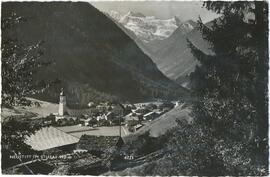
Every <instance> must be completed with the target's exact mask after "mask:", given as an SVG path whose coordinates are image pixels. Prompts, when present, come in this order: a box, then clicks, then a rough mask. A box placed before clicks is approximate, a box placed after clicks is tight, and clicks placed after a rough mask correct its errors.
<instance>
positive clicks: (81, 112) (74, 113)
mask: <svg viewBox="0 0 270 177" xmlns="http://www.w3.org/2000/svg"><path fill="white" fill-rule="evenodd" d="M92 112H93V110H92V109H91V108H88V109H70V108H68V109H67V113H68V115H70V116H80V115H87V114H91V113H92Z"/></svg>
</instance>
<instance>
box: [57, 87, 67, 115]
mask: <svg viewBox="0 0 270 177" xmlns="http://www.w3.org/2000/svg"><path fill="white" fill-rule="evenodd" d="M66 105H67V102H66V96H65V93H64V88H61V92H60V98H59V110H58V115H59V116H63V115H64V114H65V113H66V111H67V107H66Z"/></svg>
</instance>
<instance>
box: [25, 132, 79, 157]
mask: <svg viewBox="0 0 270 177" xmlns="http://www.w3.org/2000/svg"><path fill="white" fill-rule="evenodd" d="M78 142H79V138H77V137H74V136H72V135H69V134H67V133H65V132H63V131H61V130H58V129H57V128H55V127H44V128H42V129H40V130H38V131H37V132H36V133H35V134H33V135H31V136H30V137H28V138H26V140H25V143H26V144H28V145H30V146H31V147H32V149H34V150H36V151H40V152H45V153H46V152H59V151H60V152H61V151H65V152H66V151H69V152H70V151H72V150H73V149H74V148H75V145H76V144H77V143H78Z"/></svg>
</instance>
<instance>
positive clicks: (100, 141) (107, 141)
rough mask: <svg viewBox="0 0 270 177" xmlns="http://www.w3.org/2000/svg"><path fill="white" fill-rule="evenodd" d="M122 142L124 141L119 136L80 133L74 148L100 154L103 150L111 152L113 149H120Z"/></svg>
mask: <svg viewBox="0 0 270 177" xmlns="http://www.w3.org/2000/svg"><path fill="white" fill-rule="evenodd" d="M123 144H124V141H123V139H122V138H121V137H120V136H93V135H82V136H81V138H80V141H79V142H78V144H77V147H76V149H80V150H87V151H90V152H91V151H92V152H98V153H100V154H102V153H105V152H110V153H113V152H114V151H115V150H117V149H120V148H121V147H122V145H123Z"/></svg>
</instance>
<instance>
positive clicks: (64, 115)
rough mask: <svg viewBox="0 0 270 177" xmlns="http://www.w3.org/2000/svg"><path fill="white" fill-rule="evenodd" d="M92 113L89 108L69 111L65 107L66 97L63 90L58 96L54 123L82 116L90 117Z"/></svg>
mask: <svg viewBox="0 0 270 177" xmlns="http://www.w3.org/2000/svg"><path fill="white" fill-rule="evenodd" d="M91 113H92V109H91V108H84V109H71V108H69V107H68V106H67V97H66V95H65V92H64V89H63V88H62V89H61V92H60V96H59V107H58V114H57V115H56V116H55V121H58V120H60V119H73V120H75V119H77V118H78V117H80V116H82V115H90V114H91Z"/></svg>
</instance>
